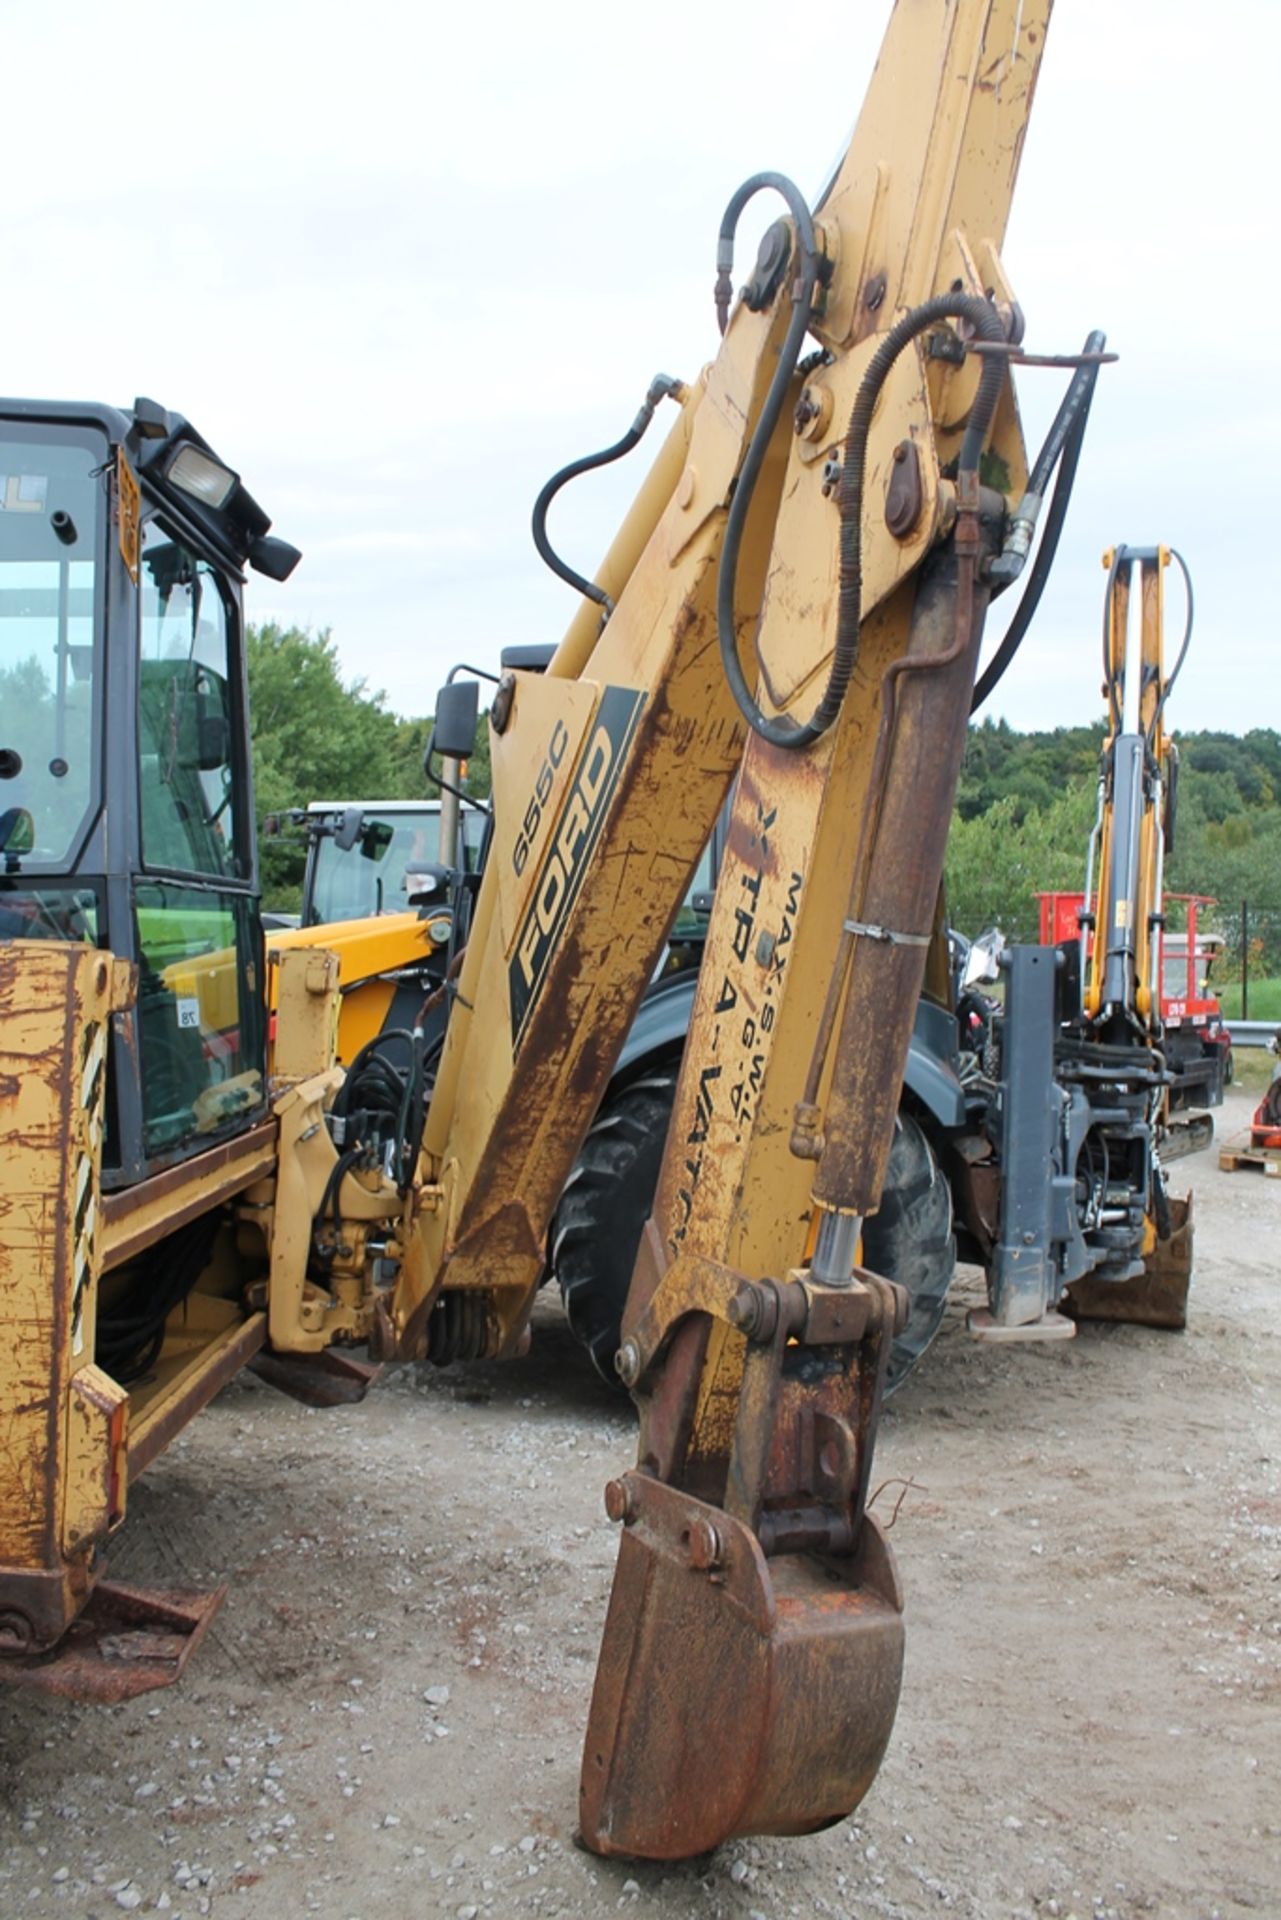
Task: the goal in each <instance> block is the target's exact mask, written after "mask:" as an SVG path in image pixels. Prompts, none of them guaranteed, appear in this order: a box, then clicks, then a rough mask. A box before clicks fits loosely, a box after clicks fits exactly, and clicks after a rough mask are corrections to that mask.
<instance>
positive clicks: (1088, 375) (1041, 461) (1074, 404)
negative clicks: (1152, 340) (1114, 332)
mask: <svg viewBox="0 0 1281 1920" xmlns="http://www.w3.org/2000/svg"><path fill="white" fill-rule="evenodd" d="M1107 343H1108V337H1107V335H1106V334H1105V333H1100V332H1098V331H1097V330H1096V331H1095V332H1094V333H1090V334H1087V336H1086V341H1085V345H1084V347H1082V349H1081V352H1082V355H1083V356H1085V355H1093V356H1097V355H1099V354H1101V353H1102V352H1103V349H1104V348H1105V347H1106V346H1107ZM1099 364H1100V363H1099V360H1098V359H1097V358H1092V359H1090V360H1089V361H1088V362H1087V364H1086V365H1084V366H1080V367H1078V368H1077V369H1076V372H1075V373H1074V374H1073V375H1072V378H1071V380H1070V381H1069V382H1068V390H1067V392H1066V393H1065V394H1064V396H1063V400H1062V403H1061V404H1060V407H1059V410H1058V412H1057V413H1056V414H1055V416H1054V420H1053V423H1052V424H1051V427H1050V431H1049V432H1048V433H1047V434H1046V436H1045V443H1044V445H1043V446H1042V448H1041V451H1040V453H1038V454H1037V456H1036V460H1035V463H1034V464H1033V467H1032V471H1031V473H1030V475H1029V476H1028V483H1027V490H1028V492H1029V493H1035V494H1038V495H1039V494H1043V493H1044V492H1045V489H1046V488H1047V487H1048V486H1049V484H1050V476H1051V475H1052V474H1053V472H1054V469H1055V467H1056V466H1057V465H1058V462H1059V455H1060V454H1061V453H1062V452H1063V449H1064V447H1065V446H1066V445H1067V442H1068V436H1069V435H1070V434H1071V432H1072V429H1073V428H1074V427H1075V425H1076V422H1077V418H1078V416H1079V415H1080V413H1081V412H1082V411H1083V410H1084V411H1085V412H1086V413H1088V412H1089V410H1090V401H1091V400H1092V399H1093V398H1094V387H1095V382H1096V381H1097V380H1098V377H1099Z"/></svg>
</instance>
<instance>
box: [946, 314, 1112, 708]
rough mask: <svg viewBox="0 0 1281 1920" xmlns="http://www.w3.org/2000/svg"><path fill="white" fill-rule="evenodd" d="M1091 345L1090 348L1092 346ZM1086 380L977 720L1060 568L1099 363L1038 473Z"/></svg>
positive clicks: (1085, 370)
mask: <svg viewBox="0 0 1281 1920" xmlns="http://www.w3.org/2000/svg"><path fill="white" fill-rule="evenodd" d="M1103 337H1104V336H1103V335H1102V334H1093V333H1092V334H1091V335H1090V340H1102V339H1103ZM1086 345H1087V348H1088V346H1089V342H1088V341H1087V343H1086ZM1082 375H1084V376H1085V379H1084V380H1083V381H1082V391H1081V392H1080V394H1079V397H1078V401H1077V404H1076V405H1075V406H1074V407H1073V409H1072V413H1071V418H1070V419H1069V421H1068V423H1067V431H1066V433H1065V434H1064V436H1063V439H1062V442H1061V445H1060V452H1059V469H1058V478H1057V480H1056V481H1055V483H1054V495H1053V498H1052V499H1051V501H1050V506H1049V511H1048V512H1047V514H1046V516H1045V524H1044V526H1043V527H1042V529H1041V539H1040V542H1039V544H1038V546H1037V550H1036V556H1035V558H1034V559H1033V562H1032V570H1031V572H1030V573H1029V574H1028V577H1027V584H1026V586H1025V587H1024V589H1023V597H1022V599H1021V600H1020V601H1019V604H1018V606H1017V607H1016V608H1015V610H1014V618H1013V619H1012V620H1011V621H1010V624H1009V626H1008V627H1007V628H1006V630H1005V634H1004V636H1003V637H1002V640H1001V644H1000V646H999V647H998V648H997V650H996V652H995V653H994V654H993V655H992V658H991V659H990V660H989V661H988V663H987V665H986V667H984V669H983V671H982V673H981V674H980V675H979V677H978V679H977V681H976V682H975V684H974V696H973V699H972V700H971V701H970V714H971V716H973V715H974V714H976V713H977V712H978V710H979V708H980V707H981V706H982V705H983V703H984V701H985V700H987V699H988V698H989V696H990V695H991V693H992V692H993V690H994V689H995V688H996V686H997V684H998V682H999V681H1000V680H1001V678H1002V677H1003V675H1004V673H1005V671H1006V669H1007V667H1008V666H1009V664H1010V662H1011V660H1013V658H1014V656H1015V654H1016V653H1017V652H1018V650H1019V648H1020V646H1021V645H1022V644H1023V639H1024V636H1025V635H1026V633H1027V630H1028V628H1029V627H1030V626H1031V624H1032V617H1033V615H1034V614H1035V612H1036V610H1037V608H1038V606H1039V605H1040V604H1041V595H1042V594H1043V593H1044V591H1045V583H1046V581H1047V580H1048V579H1049V577H1050V570H1051V568H1052V567H1053V565H1054V557H1055V555H1056V554H1057V552H1058V549H1059V540H1060V537H1061V535H1062V533H1063V523H1064V521H1065V520H1066V519H1067V510H1068V506H1069V504H1070V502H1071V499H1072V487H1073V484H1074V482H1075V480H1076V470H1077V466H1078V464H1079V463H1080V459H1081V448H1082V447H1083V446H1084V444H1085V429H1086V427H1087V425H1088V423H1089V418H1090V403H1091V401H1092V400H1093V398H1094V387H1095V383H1096V381H1097V379H1098V363H1097V362H1095V363H1094V364H1093V365H1091V366H1089V367H1081V368H1079V369H1078V371H1077V375H1076V376H1075V377H1074V379H1073V381H1072V386H1071V387H1070V388H1069V389H1068V398H1067V399H1065V400H1064V402H1063V405H1062V406H1061V407H1060V409H1059V412H1058V414H1057V415H1056V417H1055V426H1054V427H1052V428H1051V429H1050V435H1049V437H1047V440H1046V446H1045V447H1043V448H1042V449H1041V454H1040V455H1039V456H1038V458H1037V462H1036V467H1035V469H1034V471H1035V472H1037V473H1039V472H1040V471H1041V468H1042V465H1043V461H1044V459H1045V455H1046V450H1047V448H1048V447H1049V445H1050V440H1051V439H1052V438H1053V437H1054V432H1055V427H1057V426H1058V423H1059V421H1060V420H1061V419H1062V418H1063V416H1064V414H1065V413H1066V412H1067V410H1068V402H1069V400H1070V399H1071V397H1072V391H1073V388H1075V387H1076V386H1077V382H1078V380H1081V376H1082ZM1048 484H1049V479H1048V475H1047V477H1046V479H1045V480H1043V481H1042V484H1041V489H1040V490H1041V491H1042V492H1043V491H1044V489H1045V487H1046V486H1047V485H1048ZM1028 489H1029V492H1030V491H1032V483H1031V482H1030V481H1029V483H1028Z"/></svg>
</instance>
